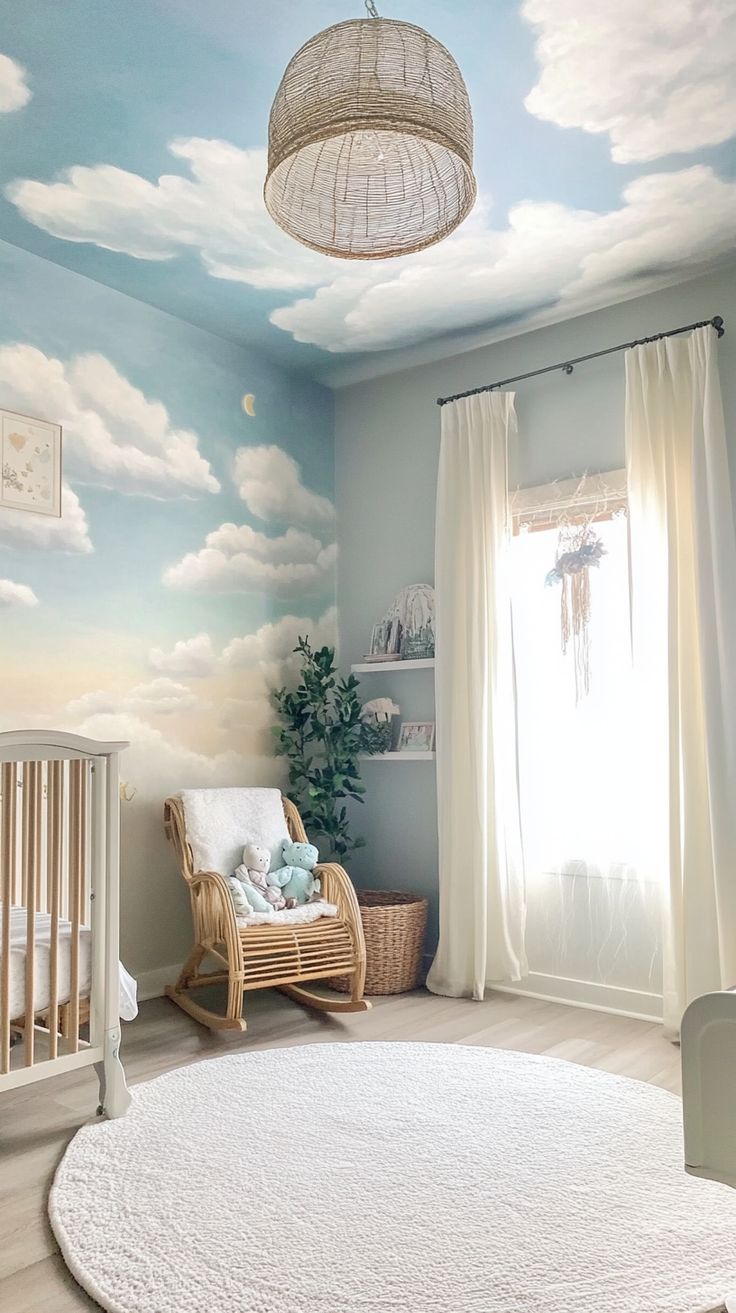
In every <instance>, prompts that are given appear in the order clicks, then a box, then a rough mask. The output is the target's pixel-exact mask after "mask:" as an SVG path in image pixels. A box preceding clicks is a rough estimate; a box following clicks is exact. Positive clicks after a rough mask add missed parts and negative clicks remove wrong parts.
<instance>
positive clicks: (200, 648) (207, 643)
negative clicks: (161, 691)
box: [148, 634, 217, 679]
mask: <svg viewBox="0 0 736 1313" xmlns="http://www.w3.org/2000/svg"><path fill="white" fill-rule="evenodd" d="M148 664H149V665H150V666H151V668H152V669H153V670H158V671H159V672H160V673H161V674H163V675H180V676H183V677H184V678H187V677H188V678H190V679H204V678H206V677H207V676H208V675H211V674H213V672H214V670H215V668H216V666H217V657H216V655H215V651H214V648H213V646H212V639H211V638H210V636H209V634H195V636H194V638H180V639H179V641H178V642H177V643H175V644H174V646H173V647H172V648H171V650H170V651H168V652H167V651H166V650H165V649H164V648H162V647H152V648H151V651H150V652H149V654H148Z"/></svg>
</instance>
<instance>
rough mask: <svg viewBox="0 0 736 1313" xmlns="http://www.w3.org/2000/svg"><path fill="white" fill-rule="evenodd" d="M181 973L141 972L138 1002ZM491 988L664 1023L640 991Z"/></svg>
mask: <svg viewBox="0 0 736 1313" xmlns="http://www.w3.org/2000/svg"><path fill="white" fill-rule="evenodd" d="M432 957H433V954H425V961H424V965H425V968H426V970H429V966H430V964H431V961H432ZM426 970H425V974H426ZM180 971H181V964H180V963H178V962H177V963H174V964H173V965H172V966H168V967H156V968H155V969H154V970H153V971H141V973H140V975H139V976H138V1002H139V1003H145V1002H146V1000H147V999H149V998H162V997H163V993H164V986H165V985H171V984H173V983H174V981H175V980H176V978H177V976H178V975H179V972H180ZM489 988H490V990H491V992H493V991H496V992H497V993H500V994H524V995H526V996H527V997H528V998H537V999H540V1000H541V1001H542V1002H544V1003H566V1004H567V1005H568V1007H573V1008H589V1009H590V1010H591V1011H593V1012H611V1013H614V1014H616V1015H617V1016H621V1017H633V1018H634V1019H635V1020H636V1021H661V1020H662V995H661V994H648V993H646V992H645V991H644V990H640V989H623V988H622V987H620V986H616V985H596V984H593V983H592V982H591V981H589V980H568V979H566V977H564V976H545V975H541V974H539V973H538V972H536V971H532V972H530V974H529V975H528V976H526V977H525V978H524V980H520V981H517V982H515V983H514V984H513V985H497V984H494V985H492V986H490V987H489Z"/></svg>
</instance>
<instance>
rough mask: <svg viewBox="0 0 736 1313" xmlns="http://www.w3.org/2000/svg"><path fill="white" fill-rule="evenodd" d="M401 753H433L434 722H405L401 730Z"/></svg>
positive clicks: (399, 746) (399, 749)
mask: <svg viewBox="0 0 736 1313" xmlns="http://www.w3.org/2000/svg"><path fill="white" fill-rule="evenodd" d="M398 751H399V752H433V751H434V721H433V720H404V721H402V723H401V729H400V730H399V745H398Z"/></svg>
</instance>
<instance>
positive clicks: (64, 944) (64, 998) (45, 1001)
mask: <svg viewBox="0 0 736 1313" xmlns="http://www.w3.org/2000/svg"><path fill="white" fill-rule="evenodd" d="M27 917H28V913H27V910H26V908H25V907H11V909H10V1016H11V1017H22V1016H23V1015H24V1013H25V997H26V942H27V941H26V935H27ZM0 925H2V904H0ZM71 930H72V927H71V924H70V922H69V921H59V955H58V995H59V1003H60V1004H61V1003H68V1002H69V997H70V993H71V942H72V941H71ZM34 940H35V948H34V963H33V1007H34V1011H35V1012H42V1011H43V1010H44V1008H47V1007H48V1005H49V996H50V978H49V977H50V963H51V917H50V915H49V914H48V913H47V912H37V913H36V918H35V935H34ZM91 957H92V933H91V931H90V929H89V926H82V928H81V930H80V932H79V993H80V997H82V998H85V997H87V996H88V995H89V990H90V985H91V975H92V966H91ZM1 961H2V945H1V944H0V962H1ZM119 966H120V1016H121V1017H122V1019H123V1021H132V1020H133V1018H134V1017H135V1016H137V1014H138V1004H137V1003H136V994H137V985H136V982H135V980H134V979H133V977H132V976H131V975H129V974H128V972H127V971H126V970H125V967H124V966H123V964H122V962H121V963H120V964H119Z"/></svg>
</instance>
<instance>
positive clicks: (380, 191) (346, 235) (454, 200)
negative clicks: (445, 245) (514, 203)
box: [264, 0, 476, 260]
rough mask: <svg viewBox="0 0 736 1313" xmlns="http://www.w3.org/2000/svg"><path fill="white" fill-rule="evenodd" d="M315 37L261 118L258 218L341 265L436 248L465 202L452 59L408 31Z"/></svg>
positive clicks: (467, 188)
mask: <svg viewBox="0 0 736 1313" xmlns="http://www.w3.org/2000/svg"><path fill="white" fill-rule="evenodd" d="M366 9H367V10H368V13H369V17H368V18H362V19H350V20H348V21H347V22H344V23H336V24H335V25H334V26H333V27H328V28H326V29H325V30H324V32H318V33H317V35H316V36H313V37H312V38H311V40H309V41H307V43H306V45H303V46H302V47H301V50H298V51H297V53H296V54H295V55H294V57H293V59H292V60H291V62H290V63H289V65H288V67H287V69H286V72H285V73H284V76H283V78H282V79H281V84H280V86H279V89H278V91H277V92H276V98H275V100H274V102H273V106H272V108H271V117H270V121H269V129H268V174H267V177H266V183H265V187H264V198H265V202H266V207H267V209H268V211H269V213H270V215H271V216H272V218H273V219H274V220H275V221H276V223H277V224H278V225H279V226H280V227H281V228H283V229H284V230H285V231H286V232H287V233H289V234H290V235H291V236H292V237H295V238H296V240H297V241H299V242H302V243H303V245H304V246H309V247H311V248H312V249H313V250H315V251H321V252H323V253H324V254H325V255H333V256H339V257H341V258H343V259H346V260H381V259H386V258H387V257H388V256H393V255H407V254H408V253H409V252H411V251H421V250H422V249H423V248H424V247H425V246H431V245H433V243H434V242H439V241H441V240H442V238H443V237H446V236H447V235H448V233H451V232H452V230H453V229H454V228H456V227H457V225H458V224H459V223H461V222H462V220H463V219H464V218H465V216H466V215H467V214H468V211H469V210H470V209H471V207H472V205H473V201H474V200H475V191H476V188H475V178H474V176H473V118H472V114H471V111H470V101H469V99H468V92H467V89H466V86H465V83H464V81H463V77H462V74H461V72H460V69H459V68H458V66H457V64H456V63H455V60H454V59H453V57H452V55H451V54H450V53H449V51H448V50H446V49H445V47H444V46H443V45H441V44H440V42H439V41H436V40H435V38H434V37H432V36H430V35H429V33H428V32H425V31H424V30H423V29H422V28H421V27H415V26H414V24H413V23H403V22H398V21H396V20H394V19H389V18H381V17H379V15H378V14H377V12H376V9H375V5H374V4H373V0H366Z"/></svg>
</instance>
